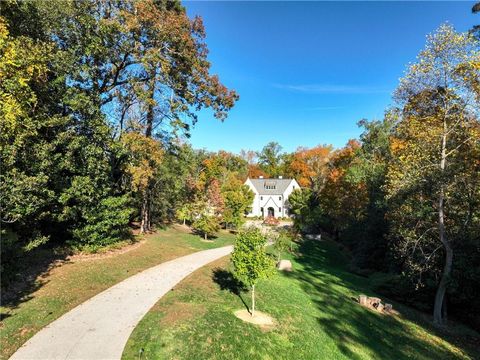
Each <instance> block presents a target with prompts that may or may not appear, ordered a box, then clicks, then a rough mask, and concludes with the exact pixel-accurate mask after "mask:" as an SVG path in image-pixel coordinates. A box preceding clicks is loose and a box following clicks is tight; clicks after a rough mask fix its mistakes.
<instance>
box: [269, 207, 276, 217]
mask: <svg viewBox="0 0 480 360" xmlns="http://www.w3.org/2000/svg"><path fill="white" fill-rule="evenodd" d="M268 216H269V217H270V216H271V217H275V210H274V209H273V207H269V208H268Z"/></svg>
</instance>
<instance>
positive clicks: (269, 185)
mask: <svg viewBox="0 0 480 360" xmlns="http://www.w3.org/2000/svg"><path fill="white" fill-rule="evenodd" d="M263 187H264V188H265V189H267V190H275V189H276V187H277V184H276V182H274V181H266V182H265V183H264V184H263Z"/></svg>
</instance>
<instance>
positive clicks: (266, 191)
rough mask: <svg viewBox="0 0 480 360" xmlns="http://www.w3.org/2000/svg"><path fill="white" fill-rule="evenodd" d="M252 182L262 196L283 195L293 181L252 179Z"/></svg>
mask: <svg viewBox="0 0 480 360" xmlns="http://www.w3.org/2000/svg"><path fill="white" fill-rule="evenodd" d="M250 181H251V182H252V184H253V186H254V187H255V189H256V190H257V192H258V193H259V194H260V195H282V194H283V193H284V192H285V190H286V189H287V187H288V185H290V183H291V182H292V181H293V179H250ZM267 187H268V188H267ZM271 187H275V189H272V188H271Z"/></svg>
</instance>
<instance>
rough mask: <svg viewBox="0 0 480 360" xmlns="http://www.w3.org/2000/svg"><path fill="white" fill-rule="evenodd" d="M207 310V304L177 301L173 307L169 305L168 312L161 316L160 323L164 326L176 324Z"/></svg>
mask: <svg viewBox="0 0 480 360" xmlns="http://www.w3.org/2000/svg"><path fill="white" fill-rule="evenodd" d="M205 312H206V308H205V305H201V304H192V303H184V302H175V303H174V304H173V305H172V306H171V307H170V306H169V309H168V312H167V313H166V314H165V316H164V317H162V318H161V320H160V324H161V325H163V326H170V325H174V324H177V323H179V322H182V321H185V320H189V319H191V318H193V317H196V316H201V315H203V314H205Z"/></svg>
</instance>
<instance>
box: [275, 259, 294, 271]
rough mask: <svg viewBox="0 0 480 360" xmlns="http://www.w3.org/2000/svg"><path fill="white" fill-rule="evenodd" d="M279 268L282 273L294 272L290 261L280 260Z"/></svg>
mask: <svg viewBox="0 0 480 360" xmlns="http://www.w3.org/2000/svg"><path fill="white" fill-rule="evenodd" d="M277 268H278V270H280V271H292V262H291V261H290V260H280V261H279V262H278V265H277Z"/></svg>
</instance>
